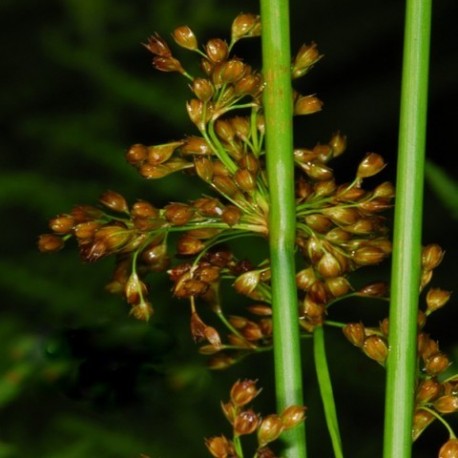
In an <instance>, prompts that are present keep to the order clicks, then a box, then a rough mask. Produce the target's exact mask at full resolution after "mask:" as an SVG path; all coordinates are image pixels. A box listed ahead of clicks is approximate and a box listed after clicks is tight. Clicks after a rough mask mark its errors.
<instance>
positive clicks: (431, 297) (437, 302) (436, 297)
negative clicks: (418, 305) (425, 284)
mask: <svg viewBox="0 0 458 458" xmlns="http://www.w3.org/2000/svg"><path fill="white" fill-rule="evenodd" d="M451 294H452V293H451V292H450V291H445V290H443V289H440V288H431V289H430V290H429V291H428V293H427V294H426V305H427V307H428V309H427V313H432V312H434V311H435V310H437V309H440V308H441V307H443V306H444V305H445V304H446V303H447V302H448V300H449V299H450V296H451Z"/></svg>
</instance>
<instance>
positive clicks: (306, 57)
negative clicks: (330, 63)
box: [291, 43, 321, 79]
mask: <svg viewBox="0 0 458 458" xmlns="http://www.w3.org/2000/svg"><path fill="white" fill-rule="evenodd" d="M320 58H321V56H320V54H319V52H318V49H317V47H316V44H315V43H312V44H311V45H305V44H304V45H302V46H301V47H300V49H299V51H298V52H297V54H296V56H295V57H294V60H293V65H292V69H291V73H292V74H291V76H292V78H293V79H296V78H300V77H301V76H304V75H305V74H306V73H307V72H308V70H309V69H310V67H311V66H312V65H313V64H315V63H316V62H318V60H320Z"/></svg>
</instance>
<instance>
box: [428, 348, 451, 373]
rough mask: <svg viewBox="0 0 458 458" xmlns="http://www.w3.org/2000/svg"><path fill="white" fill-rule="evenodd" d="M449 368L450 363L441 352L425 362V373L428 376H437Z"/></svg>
mask: <svg viewBox="0 0 458 458" xmlns="http://www.w3.org/2000/svg"><path fill="white" fill-rule="evenodd" d="M448 366H450V361H449V359H448V358H447V356H446V355H445V354H444V353H442V352H437V353H433V354H432V355H431V356H429V357H428V358H427V359H426V360H425V371H426V373H427V374H428V375H433V376H435V375H439V374H441V373H442V372H444V371H445V370H447V368H448Z"/></svg>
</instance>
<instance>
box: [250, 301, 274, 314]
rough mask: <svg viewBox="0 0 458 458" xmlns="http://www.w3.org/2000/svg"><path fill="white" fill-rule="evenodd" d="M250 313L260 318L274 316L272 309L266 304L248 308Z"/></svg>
mask: <svg viewBox="0 0 458 458" xmlns="http://www.w3.org/2000/svg"><path fill="white" fill-rule="evenodd" d="M247 309H248V311H249V312H250V313H252V314H253V315H259V316H271V315H272V307H270V306H269V305H264V304H254V305H250V306H248V307H247Z"/></svg>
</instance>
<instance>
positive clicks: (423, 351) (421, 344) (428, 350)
mask: <svg viewBox="0 0 458 458" xmlns="http://www.w3.org/2000/svg"><path fill="white" fill-rule="evenodd" d="M417 346H418V353H419V354H420V356H421V357H422V358H423V360H426V359H428V358H429V357H430V356H432V355H433V354H435V353H437V352H439V345H438V343H437V342H436V341H435V340H433V339H431V338H430V337H429V336H428V334H425V333H424V332H420V333H419V334H418V337H417Z"/></svg>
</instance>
